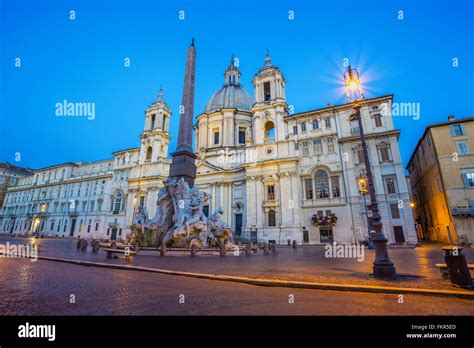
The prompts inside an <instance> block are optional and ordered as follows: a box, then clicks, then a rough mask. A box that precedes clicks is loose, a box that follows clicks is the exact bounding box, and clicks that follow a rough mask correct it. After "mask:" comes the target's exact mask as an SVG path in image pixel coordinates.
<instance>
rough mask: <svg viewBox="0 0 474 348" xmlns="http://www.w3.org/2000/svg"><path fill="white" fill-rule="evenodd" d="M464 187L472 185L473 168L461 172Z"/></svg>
mask: <svg viewBox="0 0 474 348" xmlns="http://www.w3.org/2000/svg"><path fill="white" fill-rule="evenodd" d="M462 177H463V180H464V186H465V187H474V169H471V170H470V171H467V172H464V173H462Z"/></svg>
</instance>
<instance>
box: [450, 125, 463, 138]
mask: <svg viewBox="0 0 474 348" xmlns="http://www.w3.org/2000/svg"><path fill="white" fill-rule="evenodd" d="M465 133H466V132H465V131H464V125H462V124H453V125H452V126H451V135H452V136H453V137H457V136H460V135H464V134H465Z"/></svg>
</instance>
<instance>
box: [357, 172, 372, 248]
mask: <svg viewBox="0 0 474 348" xmlns="http://www.w3.org/2000/svg"><path fill="white" fill-rule="evenodd" d="M358 183H359V192H360V194H361V195H362V198H363V200H364V209H365V217H366V219H367V233H368V238H367V241H368V244H367V246H368V248H369V249H373V248H374V243H373V242H372V235H371V233H370V220H369V210H368V209H367V203H366V202H365V195H366V194H367V193H369V191H368V190H367V178H366V177H365V176H363V175H362V174H361V175H360V176H359V178H358Z"/></svg>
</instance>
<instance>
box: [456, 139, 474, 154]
mask: <svg viewBox="0 0 474 348" xmlns="http://www.w3.org/2000/svg"><path fill="white" fill-rule="evenodd" d="M456 147H457V149H458V152H459V154H460V155H461V156H463V155H469V154H470V153H471V151H469V144H468V143H467V141H456Z"/></svg>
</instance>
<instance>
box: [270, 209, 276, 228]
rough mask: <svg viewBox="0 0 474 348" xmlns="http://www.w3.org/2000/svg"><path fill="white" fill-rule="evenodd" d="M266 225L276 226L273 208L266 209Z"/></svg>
mask: <svg viewBox="0 0 474 348" xmlns="http://www.w3.org/2000/svg"><path fill="white" fill-rule="evenodd" d="M268 226H270V227H275V226H276V214H275V210H270V211H268Z"/></svg>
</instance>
